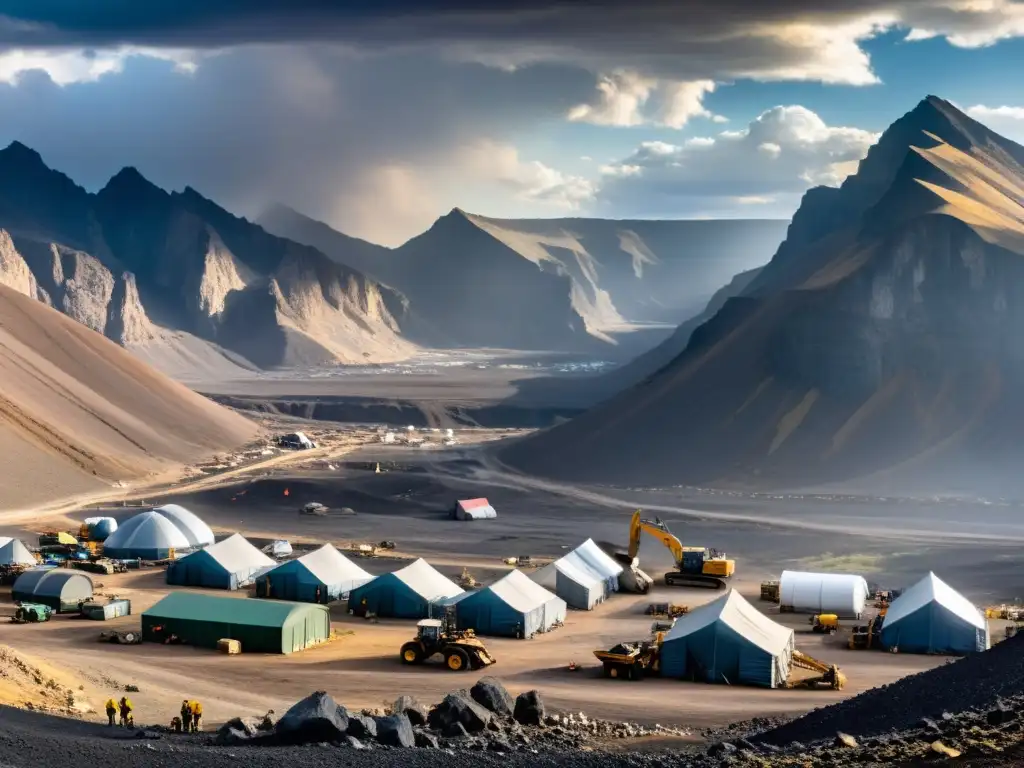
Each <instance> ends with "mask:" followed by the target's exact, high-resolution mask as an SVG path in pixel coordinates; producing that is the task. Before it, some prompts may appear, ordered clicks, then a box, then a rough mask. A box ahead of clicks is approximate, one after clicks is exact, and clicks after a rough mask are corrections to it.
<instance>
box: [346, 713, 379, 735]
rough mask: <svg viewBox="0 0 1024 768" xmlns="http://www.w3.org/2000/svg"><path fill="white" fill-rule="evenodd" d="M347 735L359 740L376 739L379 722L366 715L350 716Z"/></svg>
mask: <svg viewBox="0 0 1024 768" xmlns="http://www.w3.org/2000/svg"><path fill="white" fill-rule="evenodd" d="M347 733H348V735H349V736H354V737H355V738H357V739H376V738H377V721H376V720H374V719H373V718H372V717H367V716H366V715H349V716H348V731H347Z"/></svg>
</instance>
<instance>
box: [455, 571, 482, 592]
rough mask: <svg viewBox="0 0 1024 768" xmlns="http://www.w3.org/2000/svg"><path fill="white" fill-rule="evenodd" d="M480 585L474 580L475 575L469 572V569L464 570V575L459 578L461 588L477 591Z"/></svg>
mask: <svg viewBox="0 0 1024 768" xmlns="http://www.w3.org/2000/svg"><path fill="white" fill-rule="evenodd" d="M479 585H480V583H479V582H478V581H477V580H476V579H475V578H473V574H472V573H470V572H469V568H463V569H462V575H461V576H459V586H460V587H462V588H463V589H475V588H476V587H478V586H479Z"/></svg>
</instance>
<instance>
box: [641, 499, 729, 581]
mask: <svg viewBox="0 0 1024 768" xmlns="http://www.w3.org/2000/svg"><path fill="white" fill-rule="evenodd" d="M644 533H646V534H648V535H650V536H653V537H654V538H655V539H657V540H658V541H660V542H661V543H662V544H664V545H665V546H666V547H668V548H669V550H670V551H671V552H672V556H673V557H674V558H675V561H676V570H675V571H670V572H669V573H666V574H665V583H666V584H667V585H668V586H670V587H710V588H711V589H722V588H723V587H724V586H725V583H726V582H725V580H726V579H728V578H730V577H731V576H732V575H733V573H735V571H736V561H735V560H729V559H727V558H726V556H725V555H724V554H722V553H720V552H717V551H716V550H714V549H708V548H707V547H684V546H683V544H682V542H681V541H679V539H677V538H676V537H675V536H674V535H673V534H672V532H671V531H670V530H669V529H668V526H667V525H665V523H663V522H662V521H661V520H660V519H658V518H655V519H654V520H645V519H644V518H642V517H641V516H640V510H639V509H638V510H637V511H636V512H634V513H633V520H632V522H631V523H630V526H629V558H630V560H631V561H632V562H633V563H636V562H637V555H638V554H639V552H640V536H641V534H644Z"/></svg>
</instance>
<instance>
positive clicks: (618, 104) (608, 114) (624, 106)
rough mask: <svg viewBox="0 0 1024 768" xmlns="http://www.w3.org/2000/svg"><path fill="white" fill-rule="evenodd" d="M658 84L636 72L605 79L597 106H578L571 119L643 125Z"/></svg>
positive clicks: (599, 86)
mask: <svg viewBox="0 0 1024 768" xmlns="http://www.w3.org/2000/svg"><path fill="white" fill-rule="evenodd" d="M656 84H657V83H656V81H654V80H651V79H650V78H646V77H641V76H640V75H638V74H636V73H635V72H616V73H614V74H611V75H605V76H603V77H601V79H600V80H598V82H597V91H598V100H597V103H594V104H578V105H576V106H575V107H573V108H572V109H570V110H569V114H568V115H567V117H568V118H569V120H572V121H582V122H587V123H593V124H595V125H615V126H620V127H628V126H632V125H642V124H643V123H644V117H643V113H642V110H643V106H644V104H645V103H647V99H648V97H649V96H650V95H651V91H652V90H653V88H654V86H655V85H656Z"/></svg>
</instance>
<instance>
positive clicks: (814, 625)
mask: <svg viewBox="0 0 1024 768" xmlns="http://www.w3.org/2000/svg"><path fill="white" fill-rule="evenodd" d="M810 621H811V631H812V632H817V633H818V634H822V635H825V634H828V635H834V634H835V633H836V632H838V631H839V617H838V616H836V615H835V614H834V613H819V614H818V615H817V616H811V619H810Z"/></svg>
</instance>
